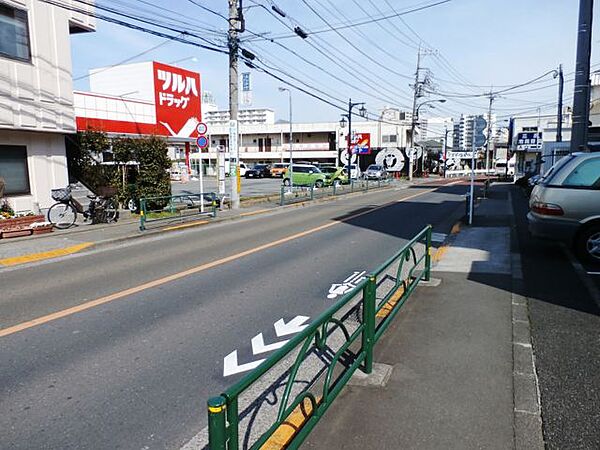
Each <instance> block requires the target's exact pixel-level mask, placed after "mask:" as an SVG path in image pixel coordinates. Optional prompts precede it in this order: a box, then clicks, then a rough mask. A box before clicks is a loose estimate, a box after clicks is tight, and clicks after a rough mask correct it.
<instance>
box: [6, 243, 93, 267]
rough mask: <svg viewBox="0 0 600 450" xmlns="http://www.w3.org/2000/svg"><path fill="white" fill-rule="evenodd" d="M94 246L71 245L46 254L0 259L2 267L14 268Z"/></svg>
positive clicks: (88, 244) (87, 244)
mask: <svg viewBox="0 0 600 450" xmlns="http://www.w3.org/2000/svg"><path fill="white" fill-rule="evenodd" d="M92 245H94V243H93V242H83V243H81V244H77V245H72V246H71V247H64V248H58V249H56V250H50V251H47V252H40V253H30V254H29V255H22V256H13V257H12V258H4V259H0V265H2V266H16V265H19V264H25V263H30V262H34V261H43V260H44V259H51V258H58V257H59V256H66V255H71V254H73V253H77V252H79V251H81V250H83V249H85V248H88V247H91V246H92Z"/></svg>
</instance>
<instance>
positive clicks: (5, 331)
mask: <svg viewBox="0 0 600 450" xmlns="http://www.w3.org/2000/svg"><path fill="white" fill-rule="evenodd" d="M436 189H437V188H433V189H428V190H426V191H423V192H418V193H416V194H413V195H410V196H408V197H405V198H402V199H400V200H394V201H391V202H389V203H384V204H383V205H380V206H377V207H375V208H371V209H368V210H367V211H363V212H360V213H357V214H354V215H352V216H349V217H346V218H345V219H343V220H336V221H333V222H329V223H326V224H324V225H320V226H318V227H315V228H311V229H309V230H305V231H302V232H300V233H296V234H293V235H291V236H287V237H284V238H282V239H278V240H276V241H272V242H269V243H267V244H263V245H259V246H258V247H254V248H251V249H249V250H245V251H243V252H240V253H236V254H235V255H231V256H226V257H225V258H221V259H218V260H216V261H212V262H209V263H207V264H202V265H200V266H196V267H192V268H191V269H187V270H184V271H182V272H178V273H174V274H172V275H168V276H166V277H163V278H158V279H156V280H153V281H149V282H147V283H143V284H140V285H138V286H134V287H132V288H128V289H125V290H122V291H119V292H115V293H114V294H110V295H107V296H105V297H100V298H97V299H96V300H92V301H89V302H86V303H82V304H80V305H76V306H72V307H71V308H67V309H63V310H62V311H57V312H55V313H52V314H48V315H46V316H42V317H38V318H37V319H32V320H28V321H27V322H22V323H20V324H17V325H13V326H11V327H8V328H2V329H0V337H4V336H8V335H11V334H14V333H18V332H19V331H23V330H27V329H28V328H32V327H35V326H38V325H42V324H45V323H48V322H52V321H54V320H57V319H61V318H63V317H67V316H71V315H73V314H76V313H79V312H82V311H86V310H88V309H91V308H94V307H96V306H100V305H103V304H105V303H110V302H112V301H114V300H118V299H121V298H124V297H127V296H129V295H133V294H137V293H139V292H142V291H145V290H147V289H152V288H155V287H157V286H161V285H163V284H166V283H170V282H171V281H176V280H179V279H181V278H184V277H187V276H190V275H194V274H196V273H199V272H203V271H205V270H208V269H212V268H213V267H217V266H221V265H223V264H226V263H228V262H231V261H236V260H237V259H239V258H242V257H244V256H248V255H252V254H254V253H258V252H260V251H262V250H266V249H269V248H272V247H276V246H278V245H281V244H284V243H286V242H290V241H293V240H295V239H299V238H301V237H304V236H308V235H310V234H313V233H316V232H318V231H321V230H325V229H327V228H331V227H333V226H335V225H338V224H340V223H344V222H347V221H349V220H352V219H356V218H357V217H361V216H364V215H365V214H370V213H372V212H374V211H377V210H379V209H383V208H387V207H388V206H390V205H393V204H395V203H402V202H404V201H406V200H410V199H413V198H415V197H419V196H421V195H425V194H428V193H430V192H433V191H435V190H436Z"/></svg>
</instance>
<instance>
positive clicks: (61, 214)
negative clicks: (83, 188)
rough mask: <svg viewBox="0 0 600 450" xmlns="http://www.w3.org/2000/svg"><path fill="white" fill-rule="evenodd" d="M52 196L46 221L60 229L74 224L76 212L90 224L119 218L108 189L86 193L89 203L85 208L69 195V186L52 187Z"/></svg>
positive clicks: (114, 220)
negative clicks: (93, 193) (52, 201)
mask: <svg viewBox="0 0 600 450" xmlns="http://www.w3.org/2000/svg"><path fill="white" fill-rule="evenodd" d="M51 192H52V194H51V195H52V198H53V199H54V200H56V203H55V204H54V205H52V206H51V207H50V209H49V210H48V222H50V223H51V224H52V225H53V226H54V227H56V228H58V229H60V230H66V229H67V228H70V227H72V226H73V224H75V221H76V220H77V213H79V214H82V215H83V218H84V221H87V220H89V219H91V221H92V224H96V223H111V222H116V221H117V220H118V219H119V208H118V205H117V203H116V202H115V201H114V200H113V199H112V198H111V195H110V193H109V192H108V189H105V192H104V195H102V196H100V195H98V196H97V195H88V196H87V197H88V198H89V199H90V204H89V205H88V208H87V209H86V210H84V209H83V206H82V205H81V203H79V202H78V201H77V200H76V199H74V198H73V196H72V195H71V187H70V186H67V187H66V188H64V189H52V191H51Z"/></svg>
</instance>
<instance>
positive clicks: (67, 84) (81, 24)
mask: <svg viewBox="0 0 600 450" xmlns="http://www.w3.org/2000/svg"><path fill="white" fill-rule="evenodd" d="M66 3H68V4H70V3H73V4H79V3H76V2H70V1H68V2H66ZM7 4H8V5H9V6H14V7H16V8H18V9H21V10H25V11H26V12H27V19H28V24H29V41H30V52H31V62H24V61H19V60H15V59H11V58H6V57H2V56H0V130H2V129H13V130H15V129H16V130H27V131H32V130H36V131H47V132H53V133H54V132H55V133H65V132H66V133H71V132H74V131H75V120H74V115H73V83H72V77H71V52H70V50H69V49H70V37H69V33H70V31H69V30H70V28H74V27H78V28H85V29H87V30H92V29H93V27H94V22H93V20H91V19H89V18H86V16H83V15H81V14H77V13H72V12H70V11H67V10H65V9H63V8H58V7H55V6H52V5H49V4H47V3H43V2H41V1H34V0H10V1H8V2H7ZM86 8H87V7H86ZM0 132H1V131H0Z"/></svg>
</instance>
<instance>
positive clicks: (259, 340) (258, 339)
mask: <svg viewBox="0 0 600 450" xmlns="http://www.w3.org/2000/svg"><path fill="white" fill-rule="evenodd" d="M288 341H289V339H286V340H285V341H280V342H274V343H272V344H265V339H264V337H263V334H262V333H258V334H257V335H256V336H254V337H253V338H252V353H254V354H255V355H259V354H261V353H266V352H270V351H273V350H277V349H278V348H281V347H283V346H284V345H285V344H286V342H288Z"/></svg>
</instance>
